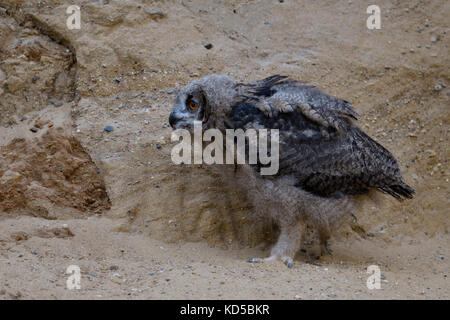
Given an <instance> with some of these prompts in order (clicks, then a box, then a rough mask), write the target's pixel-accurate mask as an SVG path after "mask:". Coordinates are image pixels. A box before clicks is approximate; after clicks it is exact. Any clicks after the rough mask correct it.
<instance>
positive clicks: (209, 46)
mask: <svg viewBox="0 0 450 320" xmlns="http://www.w3.org/2000/svg"><path fill="white" fill-rule="evenodd" d="M205 48H206V49H207V50H210V49H212V48H213V45H212V43H208V44H206V45H205Z"/></svg>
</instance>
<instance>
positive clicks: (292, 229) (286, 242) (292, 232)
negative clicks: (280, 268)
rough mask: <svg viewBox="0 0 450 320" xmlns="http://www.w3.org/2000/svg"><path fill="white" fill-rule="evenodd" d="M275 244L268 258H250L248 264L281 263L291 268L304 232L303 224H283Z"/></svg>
mask: <svg viewBox="0 0 450 320" xmlns="http://www.w3.org/2000/svg"><path fill="white" fill-rule="evenodd" d="M280 229H281V233H280V236H279V238H278V241H277V243H276V244H275V246H274V247H273V248H272V250H271V254H270V257H267V258H251V259H249V260H248V262H266V261H274V260H278V261H282V262H283V263H284V264H285V265H286V266H287V267H288V268H292V266H293V263H294V257H295V254H296V253H297V252H298V251H299V250H300V246H301V239H302V234H303V232H304V230H305V225H304V224H303V222H296V223H293V224H288V225H286V224H283V225H281V226H280Z"/></svg>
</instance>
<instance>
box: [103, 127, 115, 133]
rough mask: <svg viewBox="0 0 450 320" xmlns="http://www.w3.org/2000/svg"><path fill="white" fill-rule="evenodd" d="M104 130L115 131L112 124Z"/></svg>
mask: <svg viewBox="0 0 450 320" xmlns="http://www.w3.org/2000/svg"><path fill="white" fill-rule="evenodd" d="M104 130H105V131H106V132H113V131H114V128H113V127H111V126H106V127H105V129H104Z"/></svg>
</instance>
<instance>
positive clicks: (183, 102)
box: [169, 90, 206, 131]
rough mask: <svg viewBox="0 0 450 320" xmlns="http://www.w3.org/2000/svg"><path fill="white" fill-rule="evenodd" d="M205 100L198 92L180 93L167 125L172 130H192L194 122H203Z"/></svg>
mask: <svg viewBox="0 0 450 320" xmlns="http://www.w3.org/2000/svg"><path fill="white" fill-rule="evenodd" d="M205 101H206V100H205V98H204V96H203V94H202V93H201V92H200V90H194V91H190V92H186V93H183V92H181V93H180V94H179V95H178V97H177V99H176V101H175V107H174V109H173V111H172V112H171V113H170V117H169V123H170V126H171V127H172V128H173V129H187V130H190V131H192V130H193V129H194V121H196V120H197V121H203V117H204V110H205Z"/></svg>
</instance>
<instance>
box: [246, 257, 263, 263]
mask: <svg viewBox="0 0 450 320" xmlns="http://www.w3.org/2000/svg"><path fill="white" fill-rule="evenodd" d="M263 261H264V259H261V258H250V259H248V260H247V262H249V263H260V262H263Z"/></svg>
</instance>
